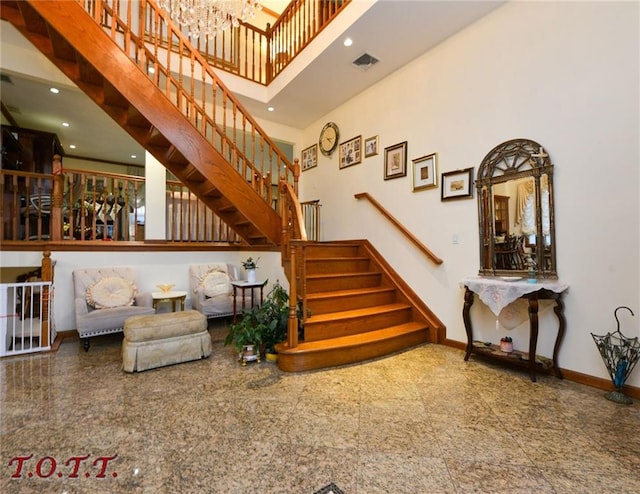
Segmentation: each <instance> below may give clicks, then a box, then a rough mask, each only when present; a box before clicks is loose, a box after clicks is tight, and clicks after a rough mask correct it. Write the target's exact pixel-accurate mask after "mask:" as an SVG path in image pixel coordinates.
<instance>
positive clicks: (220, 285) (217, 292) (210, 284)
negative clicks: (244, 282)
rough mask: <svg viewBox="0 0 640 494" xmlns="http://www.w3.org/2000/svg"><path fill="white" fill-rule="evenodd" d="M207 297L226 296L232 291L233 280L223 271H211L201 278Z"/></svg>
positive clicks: (201, 284)
mask: <svg viewBox="0 0 640 494" xmlns="http://www.w3.org/2000/svg"><path fill="white" fill-rule="evenodd" d="M200 286H202V288H203V291H204V294H205V296H206V297H209V298H213V297H225V296H228V295H229V294H230V293H231V280H230V278H229V275H228V274H227V273H225V272H223V271H209V272H208V273H206V274H205V275H204V276H203V277H202V278H201V280H200Z"/></svg>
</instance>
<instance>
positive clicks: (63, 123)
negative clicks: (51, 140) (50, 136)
mask: <svg viewBox="0 0 640 494" xmlns="http://www.w3.org/2000/svg"><path fill="white" fill-rule="evenodd" d="M62 126H63V127H71V125H70V124H69V122H62Z"/></svg>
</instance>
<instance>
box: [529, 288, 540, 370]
mask: <svg viewBox="0 0 640 494" xmlns="http://www.w3.org/2000/svg"><path fill="white" fill-rule="evenodd" d="M529 326H530V329H529V331H530V333H529V374H531V380H532V381H533V382H536V351H537V347H538V297H537V296H536V295H535V294H534V295H532V296H530V297H529Z"/></svg>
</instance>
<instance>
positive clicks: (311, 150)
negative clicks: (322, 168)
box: [302, 144, 318, 171]
mask: <svg viewBox="0 0 640 494" xmlns="http://www.w3.org/2000/svg"><path fill="white" fill-rule="evenodd" d="M314 166H318V145H317V144H314V145H313V146H309V147H308V148H306V149H303V150H302V171H305V170H308V169H309V168H313V167H314Z"/></svg>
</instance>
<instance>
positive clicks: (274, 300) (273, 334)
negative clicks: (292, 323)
mask: <svg viewBox="0 0 640 494" xmlns="http://www.w3.org/2000/svg"><path fill="white" fill-rule="evenodd" d="M261 309H263V310H264V312H265V322H266V324H265V328H264V333H263V335H262V336H263V338H262V345H263V349H264V352H265V354H266V358H267V360H270V361H275V360H276V357H275V354H276V350H275V346H276V343H280V342H281V341H284V340H286V339H287V325H288V322H289V294H288V293H287V291H286V290H285V289H284V288H283V287H282V285H280V283H278V282H277V281H276V283H275V284H274V285H273V288H272V289H271V291H270V292H269V294H268V295H267V298H266V300H265V301H264V303H263V304H262V307H261Z"/></svg>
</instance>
